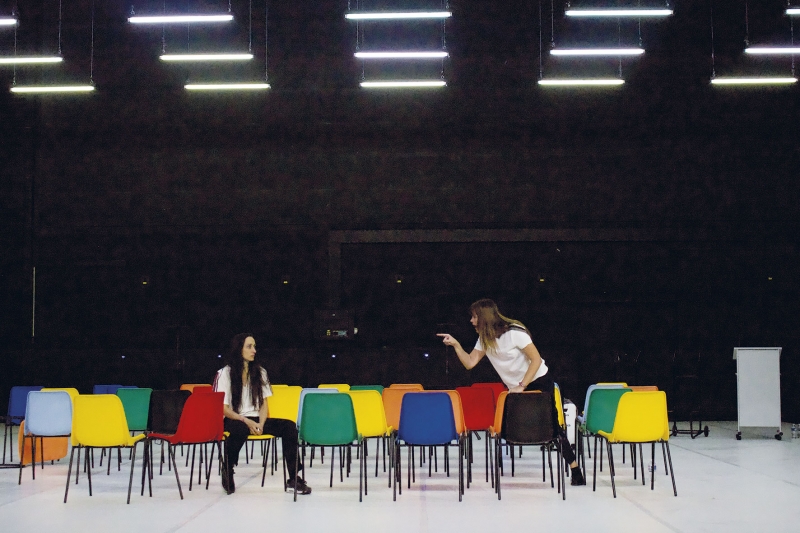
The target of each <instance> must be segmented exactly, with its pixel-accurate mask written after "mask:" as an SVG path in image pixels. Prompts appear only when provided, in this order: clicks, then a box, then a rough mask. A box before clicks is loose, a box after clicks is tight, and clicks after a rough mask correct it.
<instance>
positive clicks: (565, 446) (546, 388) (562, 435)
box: [525, 372, 575, 465]
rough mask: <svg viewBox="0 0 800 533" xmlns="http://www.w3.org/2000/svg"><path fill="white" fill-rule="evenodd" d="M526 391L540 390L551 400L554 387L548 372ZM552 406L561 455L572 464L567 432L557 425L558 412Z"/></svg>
mask: <svg viewBox="0 0 800 533" xmlns="http://www.w3.org/2000/svg"><path fill="white" fill-rule="evenodd" d="M525 390H526V391H534V390H540V391H542V392H547V393H550V397H551V398H555V385H553V377H552V376H551V375H550V373H549V372H548V373H547V374H545V375H544V376H542V377H539V378H536V379H534V380H533V381H531V382H530V383H528V386H527V387H525ZM552 406H553V431H555V433H556V434H557V435H558V442H559V444H560V445H561V454H562V455H563V456H564V460H565V461H567V464H570V465H571V464H572V462H573V461H575V453H574V452H573V451H572V446H570V444H569V438H567V432H566V431H564V428H562V427H561V426H559V425H558V410H557V409H556V402H555V401H553V402H552Z"/></svg>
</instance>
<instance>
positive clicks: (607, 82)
mask: <svg viewBox="0 0 800 533" xmlns="http://www.w3.org/2000/svg"><path fill="white" fill-rule="evenodd" d="M624 83H625V80H621V79H619V78H589V79H578V78H574V79H573V78H566V79H556V78H551V79H546V80H539V85H544V86H550V87H592V86H595V87H602V86H606V87H608V86H619V85H622V84H624Z"/></svg>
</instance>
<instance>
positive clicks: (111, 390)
mask: <svg viewBox="0 0 800 533" xmlns="http://www.w3.org/2000/svg"><path fill="white" fill-rule="evenodd" d="M136 388H138V387H136V386H135V385H95V386H94V387H92V394H116V393H117V391H118V390H119V389H136Z"/></svg>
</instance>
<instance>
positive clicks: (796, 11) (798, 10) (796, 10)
mask: <svg viewBox="0 0 800 533" xmlns="http://www.w3.org/2000/svg"><path fill="white" fill-rule="evenodd" d="M786 14H787V15H789V16H792V15H795V16H796V15H800V7H789V8H787V9H786Z"/></svg>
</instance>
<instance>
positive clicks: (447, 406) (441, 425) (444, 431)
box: [398, 391, 458, 446]
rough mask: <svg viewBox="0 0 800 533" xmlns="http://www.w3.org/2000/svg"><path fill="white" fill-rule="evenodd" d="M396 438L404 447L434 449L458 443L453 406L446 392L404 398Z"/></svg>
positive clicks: (410, 393) (411, 394)
mask: <svg viewBox="0 0 800 533" xmlns="http://www.w3.org/2000/svg"><path fill="white" fill-rule="evenodd" d="M398 436H399V438H400V439H401V440H402V441H404V442H406V443H407V444H414V445H422V446H433V445H437V444H448V443H450V442H452V441H453V440H456V439H458V433H457V431H456V424H455V416H454V415H453V402H452V400H451V399H450V395H449V394H447V393H446V392H414V391H410V392H408V393H407V394H406V395H405V396H403V404H402V407H401V409H400V428H399V429H398Z"/></svg>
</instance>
